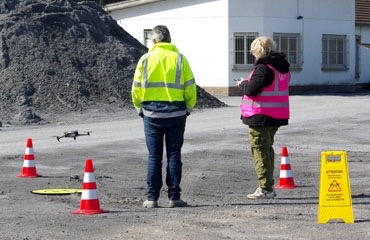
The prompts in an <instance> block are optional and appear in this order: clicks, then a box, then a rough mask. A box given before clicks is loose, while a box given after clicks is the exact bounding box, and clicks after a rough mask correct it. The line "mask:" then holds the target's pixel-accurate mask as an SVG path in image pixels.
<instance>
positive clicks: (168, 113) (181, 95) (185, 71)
mask: <svg viewBox="0 0 370 240" xmlns="http://www.w3.org/2000/svg"><path fill="white" fill-rule="evenodd" d="M131 97H132V102H133V104H134V106H135V108H136V110H137V112H138V113H139V114H140V113H143V114H144V115H145V116H148V117H153V118H170V117H179V116H183V115H185V114H187V112H190V111H191V110H192V109H193V108H194V106H195V104H196V101H197V86H196V83H195V80H194V76H193V72H192V70H191V68H190V65H189V63H188V61H187V59H186V57H185V56H184V55H182V54H180V53H179V51H178V50H177V48H176V46H175V45H173V44H171V43H164V42H160V43H156V44H154V45H153V46H152V47H151V48H150V49H149V51H148V52H147V53H146V54H144V55H143V56H142V57H141V58H140V60H139V62H138V64H137V67H136V70H135V75H134V81H133V84H132V89H131Z"/></svg>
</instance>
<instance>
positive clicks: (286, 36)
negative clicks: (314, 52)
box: [273, 32, 303, 68]
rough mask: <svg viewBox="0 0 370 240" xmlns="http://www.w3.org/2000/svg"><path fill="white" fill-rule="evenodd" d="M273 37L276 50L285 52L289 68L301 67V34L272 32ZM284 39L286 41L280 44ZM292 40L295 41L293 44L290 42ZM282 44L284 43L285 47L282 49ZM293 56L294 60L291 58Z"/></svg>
mask: <svg viewBox="0 0 370 240" xmlns="http://www.w3.org/2000/svg"><path fill="white" fill-rule="evenodd" d="M273 39H274V41H275V42H276V44H277V49H276V50H277V51H278V52H282V53H284V54H285V56H286V59H287V61H288V62H289V63H290V68H301V67H302V65H303V49H302V37H301V34H300V33H282V32H276V33H273ZM284 40H285V41H286V43H284V44H282V42H283V41H284ZM292 40H293V41H294V42H295V43H294V44H291V43H292V42H291V41H292ZM283 45H285V46H286V48H287V49H282V46H283ZM292 45H293V46H292ZM294 45H295V46H294ZM293 48H294V49H293ZM293 58H295V61H294V60H293Z"/></svg>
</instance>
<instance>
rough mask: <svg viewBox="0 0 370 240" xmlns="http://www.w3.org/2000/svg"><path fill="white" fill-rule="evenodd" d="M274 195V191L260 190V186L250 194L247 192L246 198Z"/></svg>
mask: <svg viewBox="0 0 370 240" xmlns="http://www.w3.org/2000/svg"><path fill="white" fill-rule="evenodd" d="M274 197H276V192H275V191H274V190H272V191H271V192H269V191H266V190H262V188H260V187H259V188H257V189H256V191H255V192H254V193H252V194H248V195H247V198H250V199H267V198H274Z"/></svg>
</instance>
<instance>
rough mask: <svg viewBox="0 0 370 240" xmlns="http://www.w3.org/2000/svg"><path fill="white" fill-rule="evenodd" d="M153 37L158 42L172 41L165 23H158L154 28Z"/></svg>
mask: <svg viewBox="0 0 370 240" xmlns="http://www.w3.org/2000/svg"><path fill="white" fill-rule="evenodd" d="M152 39H154V40H155V41H156V42H157V43H158V42H168V43H170V42H171V35H170V31H169V30H168V28H167V27H166V26H164V25H157V26H155V27H154V28H153V30H152Z"/></svg>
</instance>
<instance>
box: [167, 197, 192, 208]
mask: <svg viewBox="0 0 370 240" xmlns="http://www.w3.org/2000/svg"><path fill="white" fill-rule="evenodd" d="M187 206H188V203H187V202H185V201H183V200H181V199H179V200H170V202H169V204H168V207H170V208H174V207H187Z"/></svg>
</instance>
